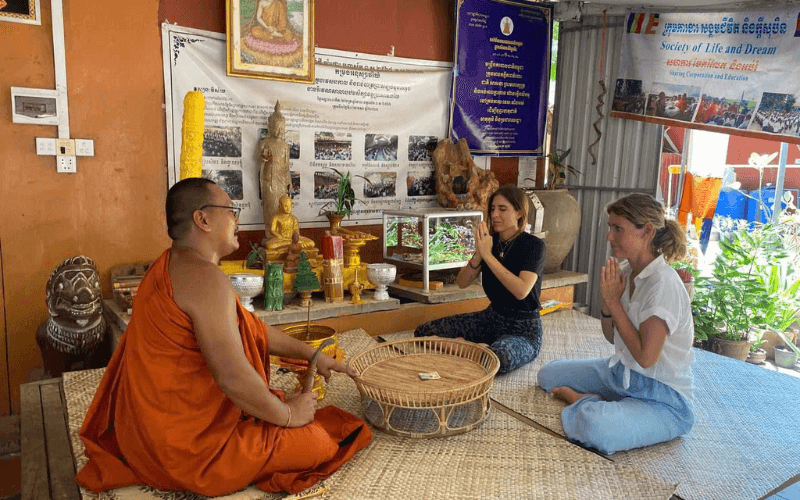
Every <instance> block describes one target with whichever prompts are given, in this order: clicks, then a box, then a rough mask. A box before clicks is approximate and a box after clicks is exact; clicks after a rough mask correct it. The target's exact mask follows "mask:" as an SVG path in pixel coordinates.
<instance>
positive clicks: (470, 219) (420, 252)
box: [383, 207, 483, 290]
mask: <svg viewBox="0 0 800 500" xmlns="http://www.w3.org/2000/svg"><path fill="white" fill-rule="evenodd" d="M482 220H483V212H481V211H479V210H451V209H445V208H439V207H435V208H420V209H415V210H412V209H408V210H386V211H384V212H383V259H384V260H385V261H388V262H398V263H403V264H408V265H410V266H411V267H418V268H420V269H422V288H423V289H424V290H428V281H429V280H428V275H429V272H430V271H435V270H438V269H452V268H456V267H464V265H466V263H467V260H469V258H470V257H472V255H473V254H474V253H475V233H474V229H475V228H477V227H478V224H479V223H480V222H481V221H482Z"/></svg>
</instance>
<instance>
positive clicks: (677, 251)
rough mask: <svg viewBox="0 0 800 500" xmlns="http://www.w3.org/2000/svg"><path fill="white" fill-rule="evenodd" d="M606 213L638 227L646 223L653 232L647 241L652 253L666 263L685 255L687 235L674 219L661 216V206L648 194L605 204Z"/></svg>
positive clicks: (634, 195) (629, 196)
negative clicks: (651, 227) (660, 256)
mask: <svg viewBox="0 0 800 500" xmlns="http://www.w3.org/2000/svg"><path fill="white" fill-rule="evenodd" d="M606 213H607V214H615V215H618V216H620V217H624V218H625V219H627V220H628V221H629V222H630V223H631V224H633V225H634V226H636V227H637V228H639V229H641V228H643V227H644V226H645V225H646V224H647V223H648V222H649V223H650V224H651V225H652V226H653V230H654V231H655V232H654V234H653V239H652V240H651V241H650V245H651V247H652V250H653V253H654V254H655V255H658V254H661V255H663V256H664V258H665V259H666V260H667V262H674V261H676V260H681V259H682V258H684V257H685V256H686V232H685V231H684V230H683V228H682V227H681V225H680V224H678V223H677V222H676V221H674V220H667V218H666V217H665V216H664V206H663V205H662V204H661V203H660V202H659V201H657V200H656V199H655V198H653V197H652V196H650V195H649V194H644V193H633V194H629V195H628V196H625V197H622V198H620V199H618V200H617V201H613V202H611V203H609V204H608V205H606Z"/></svg>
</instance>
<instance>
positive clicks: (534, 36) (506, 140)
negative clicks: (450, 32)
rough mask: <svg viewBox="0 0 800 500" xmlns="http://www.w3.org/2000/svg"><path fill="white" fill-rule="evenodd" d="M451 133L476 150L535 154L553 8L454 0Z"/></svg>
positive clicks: (539, 146)
mask: <svg viewBox="0 0 800 500" xmlns="http://www.w3.org/2000/svg"><path fill="white" fill-rule="evenodd" d="M457 5H458V7H457V11H456V37H455V38H456V56H455V69H454V76H453V91H452V95H451V97H450V138H451V139H452V140H453V141H454V142H455V141H458V140H459V139H461V138H465V139H466V140H467V144H468V145H469V149H470V151H471V152H472V154H475V155H487V156H541V155H542V154H543V153H542V151H543V145H544V133H545V128H546V123H547V85H548V82H549V81H550V44H551V40H552V38H553V36H552V35H553V23H552V20H553V7H552V5H549V4H531V3H528V2H522V1H516V0H459V1H458V2H457Z"/></svg>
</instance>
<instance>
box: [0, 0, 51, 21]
mask: <svg viewBox="0 0 800 500" xmlns="http://www.w3.org/2000/svg"><path fill="white" fill-rule="evenodd" d="M0 21H7V22H10V23H23V24H37V25H40V26H41V24H42V15H41V10H40V9H39V0H0Z"/></svg>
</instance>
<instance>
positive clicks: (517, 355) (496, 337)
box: [414, 306, 542, 373]
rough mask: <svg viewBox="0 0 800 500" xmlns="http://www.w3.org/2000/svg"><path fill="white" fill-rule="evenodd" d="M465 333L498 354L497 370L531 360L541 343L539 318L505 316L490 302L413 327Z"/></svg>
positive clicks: (421, 332) (423, 333) (419, 332)
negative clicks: (477, 308) (487, 306)
mask: <svg viewBox="0 0 800 500" xmlns="http://www.w3.org/2000/svg"><path fill="white" fill-rule="evenodd" d="M431 335H437V336H439V337H449V338H455V337H464V340H467V341H469V342H475V343H477V344H487V345H488V346H489V349H491V350H492V352H493V353H495V354H496V355H497V357H498V358H500V370H499V371H498V373H507V372H509V371H511V370H514V369H517V368H519V367H520V366H522V365H524V364H527V363H530V362H531V361H533V360H534V359H535V358H536V356H538V355H539V350H540V349H541V347H542V320H541V319H539V318H538V317H537V318H530V319H514V318H507V317H505V316H503V315H501V314H499V313H498V312H497V311H495V310H494V309H493V308H492V307H491V306H489V308H488V309H485V310H483V311H478V312H472V313H464V314H456V315H453V316H447V317H444V318H440V319H435V320H433V321H429V322H427V323H424V324H422V325H419V326H418V327H417V329H416V330H414V336H415V337H428V336H431Z"/></svg>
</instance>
